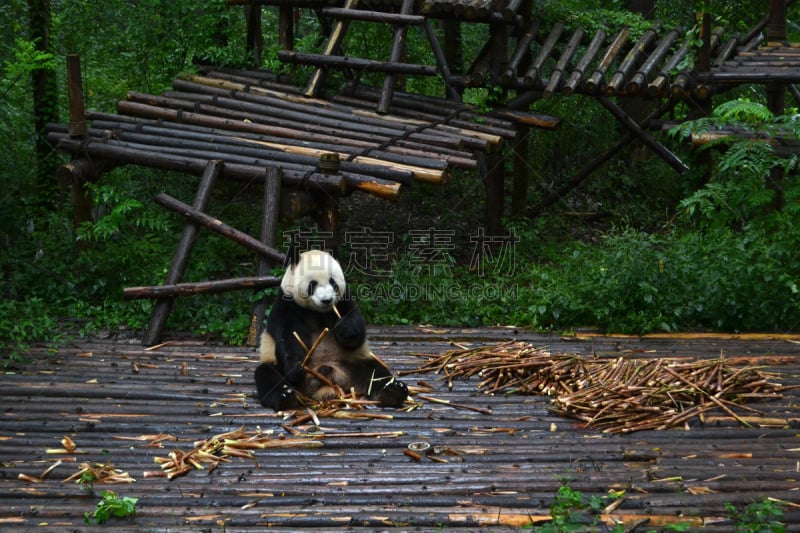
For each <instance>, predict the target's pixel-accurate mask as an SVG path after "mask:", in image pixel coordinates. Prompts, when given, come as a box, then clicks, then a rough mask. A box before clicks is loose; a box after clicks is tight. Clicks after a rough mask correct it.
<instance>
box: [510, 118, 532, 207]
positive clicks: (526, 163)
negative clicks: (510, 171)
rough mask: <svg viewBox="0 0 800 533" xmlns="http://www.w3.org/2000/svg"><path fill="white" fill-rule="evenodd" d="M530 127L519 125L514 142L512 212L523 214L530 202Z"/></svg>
mask: <svg viewBox="0 0 800 533" xmlns="http://www.w3.org/2000/svg"><path fill="white" fill-rule="evenodd" d="M530 130H531V129H530V127H529V126H525V125H520V126H519V134H518V135H517V140H516V143H515V144H514V177H513V184H512V192H511V214H512V215H517V216H519V215H523V214H524V213H525V207H526V206H527V203H528V182H529V181H530V179H529V178H530V167H531V164H530V159H529V158H530V137H531V135H530Z"/></svg>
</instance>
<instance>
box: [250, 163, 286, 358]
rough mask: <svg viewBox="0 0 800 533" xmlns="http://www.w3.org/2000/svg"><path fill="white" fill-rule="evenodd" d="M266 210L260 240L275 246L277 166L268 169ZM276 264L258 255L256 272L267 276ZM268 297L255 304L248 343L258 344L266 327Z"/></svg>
mask: <svg viewBox="0 0 800 533" xmlns="http://www.w3.org/2000/svg"><path fill="white" fill-rule="evenodd" d="M263 205H264V211H263V213H262V217H261V235H260V240H261V242H262V243H263V244H265V245H267V246H269V247H271V248H275V245H276V243H277V239H278V216H279V214H280V210H281V171H280V169H278V168H275V167H269V168H268V169H267V177H266V181H265V182H264V201H263ZM272 266H274V265H273V263H272V262H271V261H269V260H268V259H267V258H265V257H264V256H258V260H257V263H256V274H257V275H259V276H266V275H267V274H269V270H270V268H271V267H272ZM267 303H268V302H267V298H265V297H262V298H259V299H258V300H257V301H256V303H255V304H253V312H252V314H251V315H250V328H249V330H248V333H247V345H248V346H256V345H257V344H258V338H259V335H261V330H262V329H263V328H264V315H265V313H266V310H267Z"/></svg>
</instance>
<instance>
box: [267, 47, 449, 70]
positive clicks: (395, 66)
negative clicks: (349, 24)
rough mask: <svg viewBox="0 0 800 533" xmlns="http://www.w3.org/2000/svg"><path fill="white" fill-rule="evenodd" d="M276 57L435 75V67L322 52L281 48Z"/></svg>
mask: <svg viewBox="0 0 800 533" xmlns="http://www.w3.org/2000/svg"><path fill="white" fill-rule="evenodd" d="M278 59H280V60H281V61H283V62H284V63H292V64H295V65H298V64H299V65H314V66H317V67H328V68H330V67H335V68H339V69H353V70H354V71H363V72H385V73H391V74H409V75H413V76H436V74H437V71H436V67H432V66H429V65H417V64H413V63H392V62H390V61H375V60H372V59H363V58H358V57H350V56H332V55H324V54H309V53H301V52H293V51H289V50H281V51H279V52H278Z"/></svg>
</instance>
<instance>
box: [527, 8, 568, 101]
mask: <svg viewBox="0 0 800 533" xmlns="http://www.w3.org/2000/svg"><path fill="white" fill-rule="evenodd" d="M563 32H564V24H563V23H561V22H556V23H555V24H554V25H553V28H552V29H551V30H550V34H549V35H548V36H547V39H546V40H545V42H544V44H543V45H542V47H541V48H540V49H539V53H538V54H536V57H535V58H534V60H533V62H532V63H531V66H530V68H528V70H527V72H525V75H524V76H522V85H523V87H533V86H534V85H535V84H536V82H537V81H538V80H539V76H540V74H541V71H542V67H543V66H544V63H545V61H547V58H548V57H550V54H552V53H553V49H554V48H555V46H556V43H558V39H559V38H560V37H561V34H562V33H563Z"/></svg>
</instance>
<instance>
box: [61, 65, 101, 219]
mask: <svg viewBox="0 0 800 533" xmlns="http://www.w3.org/2000/svg"><path fill="white" fill-rule="evenodd" d="M67 94H68V95H69V126H68V128H67V131H68V133H69V136H70V138H74V139H78V140H81V139H85V138H86V136H87V134H88V129H87V127H86V112H85V108H84V103H83V81H82V79H81V58H80V56H79V55H77V54H69V55H68V56H67ZM83 161H84V164H79V165H76V167H75V168H79V169H80V171H78V172H75V171H71V172H70V176H71V178H72V179H71V180H70V188H71V195H72V208H73V210H72V225H73V227H75V228H77V227H78V226H80V225H81V224H83V223H84V222H89V221H90V220H91V219H92V193H91V191H90V190H89V188H88V187H86V184H87V183H88V181H89V180H87V178H89V177H90V176H91V181H94V180H95V179H96V178H97V175H98V173H97V172H95V171H94V170H91V169H88V168H87V164H86V163H88V162H87V161H85V160H83ZM88 166H89V167H91V164H89V165H88Z"/></svg>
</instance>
